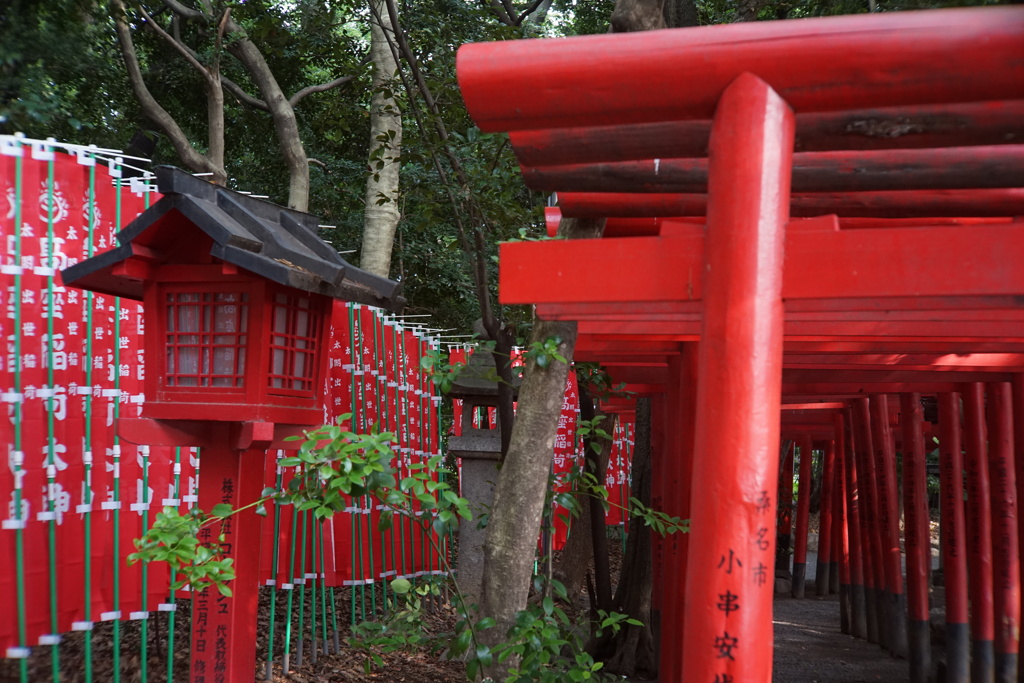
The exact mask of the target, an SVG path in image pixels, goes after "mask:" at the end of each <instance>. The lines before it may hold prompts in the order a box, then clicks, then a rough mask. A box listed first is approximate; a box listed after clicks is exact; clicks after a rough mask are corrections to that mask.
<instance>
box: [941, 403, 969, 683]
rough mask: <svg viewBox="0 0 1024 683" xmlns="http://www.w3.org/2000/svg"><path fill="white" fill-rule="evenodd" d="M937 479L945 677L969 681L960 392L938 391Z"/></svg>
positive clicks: (956, 682) (958, 682)
mask: <svg viewBox="0 0 1024 683" xmlns="http://www.w3.org/2000/svg"><path fill="white" fill-rule="evenodd" d="M938 398H939V428H940V430H941V436H940V437H939V481H940V485H941V487H942V495H941V498H940V501H939V505H940V507H939V514H940V517H941V519H942V538H941V541H942V567H943V572H944V575H945V576H944V578H945V584H946V633H947V639H946V640H947V642H946V680H947V681H949V683H969V681H970V680H971V669H970V662H971V654H970V641H969V635H968V621H967V604H968V602H967V528H966V523H965V521H964V502H963V501H964V461H963V453H962V446H961V431H960V395H959V394H956V393H942V394H939V397H938Z"/></svg>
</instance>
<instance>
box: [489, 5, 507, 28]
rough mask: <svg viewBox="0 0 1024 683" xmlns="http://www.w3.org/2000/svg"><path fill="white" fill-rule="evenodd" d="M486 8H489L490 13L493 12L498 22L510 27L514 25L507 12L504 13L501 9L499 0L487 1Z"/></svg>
mask: <svg viewBox="0 0 1024 683" xmlns="http://www.w3.org/2000/svg"><path fill="white" fill-rule="evenodd" d="M487 6H488V7H490V8H491V11H492V12H494V16H496V17H498V21H500V22H501V23H503V24H505V25H506V26H512V25H513V24H514V22H513V21H512V17H510V16H509V14H508V12H506V11H505V8H504V7H502V5H501V2H499V0H488V2H487Z"/></svg>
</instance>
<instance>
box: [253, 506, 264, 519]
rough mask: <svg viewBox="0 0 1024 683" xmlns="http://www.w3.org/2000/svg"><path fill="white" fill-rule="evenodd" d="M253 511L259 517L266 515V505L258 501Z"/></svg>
mask: <svg viewBox="0 0 1024 683" xmlns="http://www.w3.org/2000/svg"><path fill="white" fill-rule="evenodd" d="M253 512H255V513H256V514H257V515H259V516H260V517H266V516H267V506H266V505H264V504H263V503H260V504H259V505H257V506H256V509H255V510H253Z"/></svg>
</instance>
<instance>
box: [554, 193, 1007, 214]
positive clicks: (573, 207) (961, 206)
mask: <svg viewBox="0 0 1024 683" xmlns="http://www.w3.org/2000/svg"><path fill="white" fill-rule="evenodd" d="M791 202H792V203H791V212H792V215H793V216H802V217H813V216H824V215H827V214H832V213H838V214H842V215H843V216H847V217H856V218H925V217H929V216H981V217H984V216H992V217H1002V216H1015V215H1021V214H1024V190H1021V189H1016V188H1015V189H995V190H992V189H988V190H984V189H981V190H891V191H884V190H879V191H875V192H816V193H802V194H794V195H793V196H792V198H791ZM558 203H559V206H560V207H561V208H562V214H563V215H565V216H574V217H578V218H584V217H602V216H607V217H616V218H625V217H656V216H703V215H705V213H706V211H707V196H706V195H703V194H699V193H670V192H650V193H642V192H634V193H628V192H562V193H560V194H559V195H558Z"/></svg>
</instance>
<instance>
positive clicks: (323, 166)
mask: <svg viewBox="0 0 1024 683" xmlns="http://www.w3.org/2000/svg"><path fill="white" fill-rule="evenodd" d="M306 163H308V164H314V165H316V166H319V167H320V168H322V169H324V173H330V172H331V169H329V168H327V164H325V163H324V162H322V161H320V160H319V159H313V158H309V159H306Z"/></svg>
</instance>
